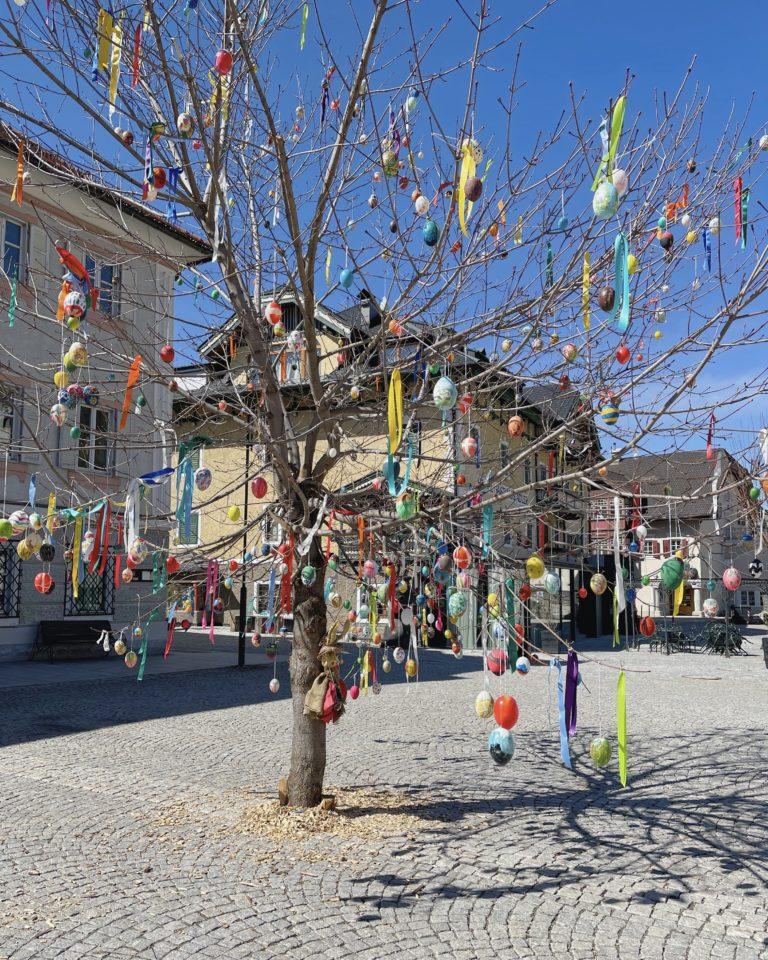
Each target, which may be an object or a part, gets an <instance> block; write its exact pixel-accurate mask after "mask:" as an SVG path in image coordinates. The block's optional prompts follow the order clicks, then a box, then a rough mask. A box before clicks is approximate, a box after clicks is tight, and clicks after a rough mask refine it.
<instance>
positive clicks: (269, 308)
mask: <svg viewBox="0 0 768 960" xmlns="http://www.w3.org/2000/svg"><path fill="white" fill-rule="evenodd" d="M282 318H283V308H282V307H281V306H280V304H279V303H278V302H277V300H270V301H269V303H268V304H267V305H266V307H265V308H264V319H265V320H266V321H267V322H268V323H271V324H272V326H274V325H275V324H276V323H279V322H280V321H281V320H282Z"/></svg>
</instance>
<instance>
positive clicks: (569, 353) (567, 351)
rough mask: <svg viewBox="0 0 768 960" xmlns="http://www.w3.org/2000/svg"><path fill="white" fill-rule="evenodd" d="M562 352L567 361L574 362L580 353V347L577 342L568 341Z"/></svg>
mask: <svg viewBox="0 0 768 960" xmlns="http://www.w3.org/2000/svg"><path fill="white" fill-rule="evenodd" d="M562 354H563V359H564V360H565V362H566V363H573V361H574V360H575V359H576V357H578V355H579V348H578V347H577V346H576V344H575V343H566V344H565V346H564V347H563V348H562Z"/></svg>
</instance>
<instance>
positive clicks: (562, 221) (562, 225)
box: [557, 215, 568, 233]
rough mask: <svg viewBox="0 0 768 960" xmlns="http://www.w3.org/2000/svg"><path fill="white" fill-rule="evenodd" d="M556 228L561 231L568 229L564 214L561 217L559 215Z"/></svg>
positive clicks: (566, 218)
mask: <svg viewBox="0 0 768 960" xmlns="http://www.w3.org/2000/svg"><path fill="white" fill-rule="evenodd" d="M557 229H558V230H559V231H560V232H561V233H564V232H565V231H566V230H567V229H568V217H566V216H565V215H563V216H562V217H559V218H558V221H557Z"/></svg>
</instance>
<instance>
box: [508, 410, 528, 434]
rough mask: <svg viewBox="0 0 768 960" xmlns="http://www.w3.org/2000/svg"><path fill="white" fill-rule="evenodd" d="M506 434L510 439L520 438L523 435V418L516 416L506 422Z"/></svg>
mask: <svg viewBox="0 0 768 960" xmlns="http://www.w3.org/2000/svg"><path fill="white" fill-rule="evenodd" d="M507 433H508V434H509V435H510V437H522V435H523V434H524V433H525V421H524V420H523V418H522V417H520V416H518V415H517V414H516V415H515V416H514V417H510V418H509V421H508V422H507Z"/></svg>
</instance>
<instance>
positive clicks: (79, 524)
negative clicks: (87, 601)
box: [72, 517, 83, 600]
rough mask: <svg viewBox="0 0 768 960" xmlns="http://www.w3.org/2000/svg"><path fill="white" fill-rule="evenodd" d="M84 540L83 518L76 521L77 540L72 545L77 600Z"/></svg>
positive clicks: (73, 576)
mask: <svg viewBox="0 0 768 960" xmlns="http://www.w3.org/2000/svg"><path fill="white" fill-rule="evenodd" d="M82 538H83V518H82V517H78V518H77V520H75V539H74V541H73V543H72V596H73V597H74V598H75V600H77V597H78V588H79V583H80V543H81V541H82Z"/></svg>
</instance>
